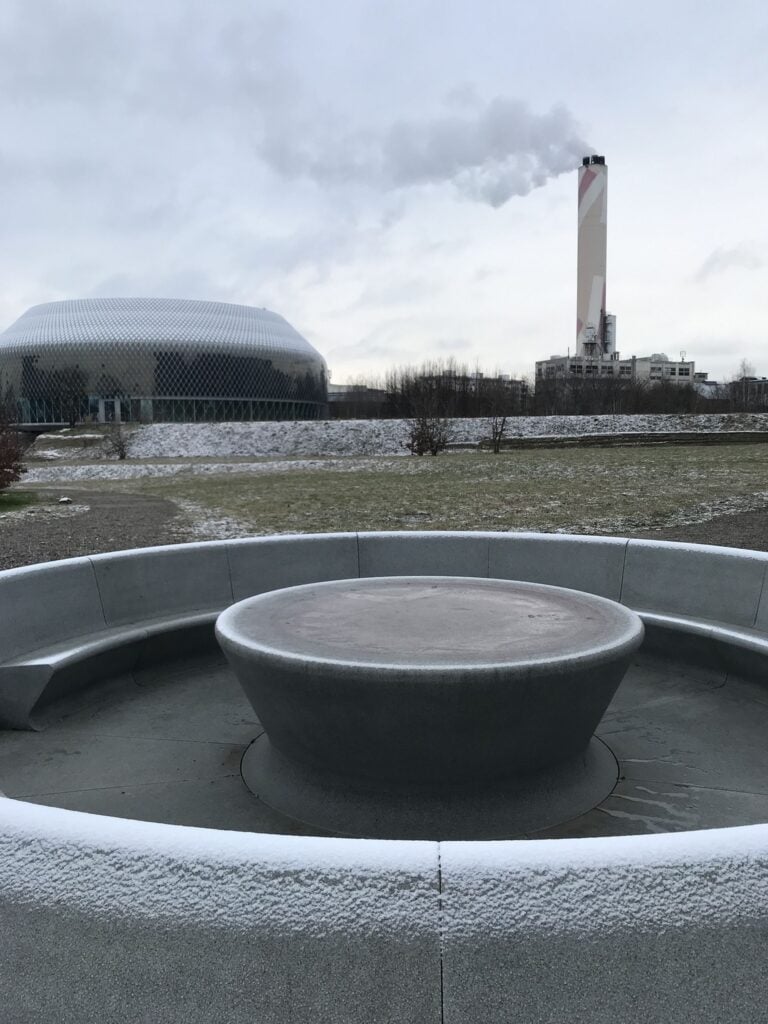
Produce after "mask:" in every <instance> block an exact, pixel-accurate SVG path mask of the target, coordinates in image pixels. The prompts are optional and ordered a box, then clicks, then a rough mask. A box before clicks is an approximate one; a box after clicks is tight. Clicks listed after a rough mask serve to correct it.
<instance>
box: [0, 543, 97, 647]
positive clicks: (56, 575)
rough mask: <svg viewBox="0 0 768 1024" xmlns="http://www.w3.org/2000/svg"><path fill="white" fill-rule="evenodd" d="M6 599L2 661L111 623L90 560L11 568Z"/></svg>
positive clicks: (2, 591)
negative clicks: (105, 617)
mask: <svg viewBox="0 0 768 1024" xmlns="http://www.w3.org/2000/svg"><path fill="white" fill-rule="evenodd" d="M0 602H1V607H0V611H1V614H0V664H2V663H3V662H5V661H10V660H11V659H12V658H14V657H16V656H17V655H19V654H26V653H27V652H28V651H36V650H38V649H39V648H41V647H49V646H50V645H51V644H55V643H58V642H59V641H61V640H68V639H69V638H70V637H75V636H82V635H83V634H88V633H92V632H94V631H96V630H99V629H104V627H105V624H106V623H105V619H104V612H103V610H102V606H101V601H100V600H99V593H98V590H97V589H96V580H95V577H94V573H93V566H92V565H91V560H90V559H89V558H68V559H66V560H65V561H62V562H48V563H46V564H44V565H33V566H29V567H25V568H23V569H7V570H6V571H5V572H2V573H0Z"/></svg>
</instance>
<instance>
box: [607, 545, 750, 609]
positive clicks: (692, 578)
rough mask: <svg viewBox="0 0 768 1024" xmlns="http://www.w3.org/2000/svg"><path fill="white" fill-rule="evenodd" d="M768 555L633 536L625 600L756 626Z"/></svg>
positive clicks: (626, 568)
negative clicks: (634, 538)
mask: <svg viewBox="0 0 768 1024" xmlns="http://www.w3.org/2000/svg"><path fill="white" fill-rule="evenodd" d="M766 566H768V554H763V553H762V552H757V551H736V550H732V549H729V548H718V547H710V546H707V545H703V544H675V543H672V542H670V541H655V540H653V541H651V540H647V541H646V540H631V541H630V542H629V544H628V547H627V558H626V563H625V566H624V581H623V585H622V591H621V600H622V601H623V603H624V604H628V605H629V606H630V607H631V608H642V609H647V610H648V611H654V612H670V613H672V614H674V615H688V616H696V617H701V618H704V619H715V620H719V621H721V622H727V623H730V624H731V625H734V626H753V625H754V624H755V618H756V615H757V609H758V603H759V601H760V595H761V593H762V589H763V582H764V579H765V573H766Z"/></svg>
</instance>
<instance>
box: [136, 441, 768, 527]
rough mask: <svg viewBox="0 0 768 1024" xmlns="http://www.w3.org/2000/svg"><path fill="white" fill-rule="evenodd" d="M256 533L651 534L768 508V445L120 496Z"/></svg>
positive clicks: (179, 480) (465, 456)
mask: <svg viewBox="0 0 768 1024" xmlns="http://www.w3.org/2000/svg"><path fill="white" fill-rule="evenodd" d="M122 486H123V487H125V488H126V489H129V488H130V489H132V490H136V489H138V488H141V489H142V490H145V491H147V492H149V493H153V494H157V495H158V496H162V497H166V498H170V499H171V500H174V499H177V500H181V501H184V502H188V503H191V504H193V505H194V506H197V507H198V508H199V509H200V515H201V517H202V516H205V515H210V516H212V517H213V516H228V517H231V518H233V519H236V520H237V521H238V522H240V523H241V524H242V525H243V527H245V528H247V529H249V530H251V531H253V532H254V533H272V532H293V531H296V532H310V531H333V530H398V529H433V530H437V529H445V530H459V529H468V530H483V529H485V530H542V531H547V532H552V531H561V532H567V531H573V532H578V533H608V532H610V533H620V532H621V530H627V531H629V530H633V531H636V530H653V529H661V528H664V527H666V526H674V525H681V524H683V523H687V522H701V521H704V520H706V519H710V518H712V516H713V515H718V514H724V513H727V512H739V511H745V510H748V509H749V508H757V507H764V506H765V505H766V504H768V445H762V444H761V445H726V446H718V447H717V448H714V447H712V448H710V447H705V446H690V447H671V448H658V447H650V448H614V449H569V450H548V451H542V450H525V451H515V452H508V453H502V454H500V455H494V454H492V453H487V452H462V453H457V454H452V455H445V456H441V457H439V458H436V459H434V458H426V457H425V458H421V459H419V458H412V457H407V456H406V457H401V458H391V457H384V456H382V457H381V458H374V459H370V458H369V459H349V460H339V459H334V460H329V461H328V464H327V467H326V466H323V465H322V464H321V465H320V466H317V467H312V468H306V467H303V466H301V465H300V464H299V465H297V467H296V468H295V469H290V470H287V471H286V470H285V469H283V470H281V471H273V472H261V473H252V474H246V473H243V474H239V473H238V474H220V475H202V474H194V473H190V474H185V475H183V476H178V477H172V478H146V479H144V480H142V481H140V482H139V481H131V482H130V484H128V483H127V482H126V483H125V484H124V485H122Z"/></svg>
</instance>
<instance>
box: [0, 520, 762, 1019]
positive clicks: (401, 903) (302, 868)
mask: <svg viewBox="0 0 768 1024" xmlns="http://www.w3.org/2000/svg"><path fill="white" fill-rule="evenodd" d="M767 565H768V556H766V555H763V554H757V553H753V552H738V551H731V550H728V549H722V548H705V547H691V546H685V547H683V546H679V545H670V544H664V543H656V542H649V541H626V540H621V539H616V538H592V537H589V538H579V537H566V536H559V535H556V536H541V535H535V534H416V533H408V534H360V535H354V534H345V535H322V536H317V537H278V538H257V539H252V540H251V539H249V540H243V541H234V542H230V543H217V544H211V545H205V544H197V545H182V546H180V547H177V548H158V549H149V550H144V551H137V552H125V553H120V554H118V555H103V556H101V555H100V556H97V557H94V558H91V559H87V558H86V559H72V560H68V561H66V562H58V563H51V564H48V565H44V566H35V567H30V568H28V569H17V570H11V571H9V572H4V573H0V666H1V667H0V694H4V695H5V696H0V701H2V700H5V705H3V706H4V707H6V709H7V708H8V706H9V704H13V706H14V707H15V708H16V709H17V710H18V707H19V706H20V704H21V703H23V701H26V705H25V706H26V712H24V713H26V714H27V716H28V717H29V718H30V720H32V719H34V718H35V715H36V714H37V713H38V712H39V711H40V709H41V708H42V709H43V710H44V707H45V705H46V701H51V700H52V699H53V698H54V697H55V696H56V695H57V692H58V691H57V687H61V688H63V689H65V690H66V689H67V686H69V685H70V684H71V685H75V684H76V683H77V682H78V680H80V681H82V674H81V673H79V672H78V671H77V669H78V667H79V666H87V667H88V668H89V671H88V672H87V673H85V674H86V675H88V676H92V678H93V681H97V677H100V676H101V675H102V674H104V673H106V674H108V673H110V672H113V671H114V670H115V668H116V662H115V660H114V659H115V658H117V657H118V656H119V657H120V658H123V657H128V654H127V652H128V651H130V652H131V653H130V657H133V656H134V655H135V656H136V657H142V656H146V657H148V658H151V657H154V656H166V655H173V654H179V653H183V652H184V651H185V650H186V649H187V644H186V640H185V641H183V642H182V640H181V639H180V637H181V633H180V631H187V632H186V633H185V635H186V636H190V635H192V634H193V633H194V630H196V629H197V630H199V631H200V632H201V641H206V642H207V641H209V640H211V638H212V625H211V623H212V619H213V616H214V614H215V611H217V610H220V609H221V608H223V607H226V606H227V605H228V604H230V603H231V602H232V601H234V600H240V599H242V598H244V597H248V596H249V595H251V594H256V593H261V592H264V591H266V590H270V589H274V588H277V587H281V586H289V585H292V584H299V583H309V582H319V581H321V580H330V579H347V578H354V577H356V576H381V575H398V574H402V573H403V572H406V573H416V574H435V575H471V576H481V577H482V576H491V577H497V578H506V579H520V580H524V581H531V582H540V583H548V584H554V585H560V586H568V587H573V588H575V589H582V590H584V591H586V592H589V593H595V594H599V595H601V596H605V597H610V598H613V599H614V600H621V601H622V602H623V603H625V604H627V605H629V606H630V607H632V608H634V609H635V610H637V611H639V612H640V614H641V616H642V617H643V619H644V621H645V623H646V628H647V635H648V637H649V640H648V642H649V643H651V644H665V643H668V644H669V648H670V650H672V651H673V652H675V653H678V654H683V655H686V656H687V654H688V653H691V652H692V653H696V652H699V653H701V651H702V644H711V645H712V647H711V648H710V653H712V652H714V655H716V656H718V657H722V658H723V659H724V662H725V663H726V664H728V665H731V666H732V667H733V668H734V670H735V671H739V670H741V669H743V668H745V667H746V669H747V670H748V671H749V672H750V673H752V674H754V675H756V676H758V677H759V678H765V668H764V666H765V664H766V661H765V654H766V651H765V647H766V636H767V635H768V595H767V594H766V587H765V582H766V578H765V577H766V566H767ZM188 631H191V632H188ZM152 644H155V645H157V646H156V647H155V650H154V652H153V651H152V649H151V646H150V645H152ZM686 645H689V646H690V651H688V650H687V647H686ZM142 652H143V653H142ZM707 656H709V655H707ZM102 658H104V659H106V660H105V661H101V660H100V659H102ZM739 666H741V668H740V667H739ZM91 669H93V671H92V672H91V671H90V670H91ZM36 672H37V673H38V675H37V676H36V675H35V673H36ZM48 672H50V674H49V675H46V674H47V673H48ZM25 673H26V674H27V683H29V684H30V686H31V687H32V688H31V690H30V692H29V693H26V691H25V682H24V676H25ZM43 677H44V678H43ZM33 678H36V679H38V682H39V679H40V678H43V682H42V683H41V684H40V689H39V690H38V691H36V692H35V691H34V686H35V685H38V684H37V683H35V684H34V685H33V684H32V683H31V682H30V681H31V680H32V679H33ZM46 679H47V681H46ZM67 680H69V681H68V682H67ZM13 686H16V687H17V691H18V692H17V696H16V697H15V698H14V699H13V700H9V698H8V694H10V693H11V690H12V687H13ZM46 693H47V696H46ZM20 694H23V695H24V696H23V700H22V696H20ZM30 694H31V696H30ZM36 707H37V708H38V712H36V711H35V708H36ZM0 921H1V922H2V927H0V1006H2V1008H3V1009H2V1015H3V1017H4V1019H7V1020H9V1021H19V1022H21V1021H26V1020H29V1021H32V1020H56V1021H60V1022H61V1024H81V1022H83V1021H87V1020H109V1021H111V1022H113V1024H128V1022H134V1021H139V1020H143V1021H155V1020H162V1021H164V1022H166V1024H181V1022H186V1021H188V1020H191V1019H194V1020H196V1021H198V1022H202V1024H208V1022H210V1024H213V1022H217V1024H218V1022H219V1021H225V1020H226V1021H227V1022H229V1024H241V1022H242V1024H245V1022H248V1024H250V1022H252V1021H254V1020H265V1021H266V1020H268V1021H270V1022H273V1024H284V1022H285V1024H287V1022H288V1021H290V1022H292V1024H297V1022H301V1024H304V1022H306V1024H309V1022H312V1024H314V1022H316V1021H318V1020H322V1021H325V1022H328V1024H335V1022H339V1024H340V1022H342V1021H343V1022H344V1024H363V1022H364V1024H385V1022H387V1024H390V1022H391V1024H394V1022H398V1024H399V1022H403V1024H405V1022H408V1024H411V1022H413V1024H415V1022H417V1021H418V1022H419V1024H421V1022H433V1024H475V1022H476V1021H477V1020H488V1021H513V1020H514V1021H521V1022H527V1021H535V1020H546V1021H549V1022H551V1024H566V1022H568V1024H570V1022H571V1021H574V1020H584V1021H590V1024H608V1022H610V1024H614V1022H615V1021H621V1022H622V1024H646V1022H647V1021H649V1020H664V1021H667V1022H671V1024H678V1022H679V1024H683V1022H687V1021H690V1020H696V1021H697V1022H701V1024H720V1022H721V1021H723V1020H728V1021H729V1022H732V1024H753V1022H754V1021H758V1020H761V1019H763V1017H764V1015H765V1006H766V1005H768V972H766V971H765V967H764V954H765V936H766V929H767V928H768V826H764V825H757V826H751V827H747V828H731V829H721V830H717V831H710V832H694V833H678V834H670V835H653V836H643V837H622V838H609V839H586V840H560V841H527V842H493V843H482V842H481V843H450V842H443V843H424V842H377V841H370V840H341V839H306V838H299V837H292V836H260V835H252V834H248V833H229V832H217V831H215V830H206V829H191V828H181V827H176V826H170V825H157V824H148V823H146V822H136V821H129V820H119V819H111V818H106V817H98V816H92V815H87V814H80V813H76V812H69V811H63V810H60V809H57V808H52V807H43V806H36V805H33V804H29V803H25V802H22V801H15V800H6V799H2V798H0Z"/></svg>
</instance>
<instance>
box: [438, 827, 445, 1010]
mask: <svg viewBox="0 0 768 1024" xmlns="http://www.w3.org/2000/svg"><path fill="white" fill-rule="evenodd" d="M442 850H443V844H442V843H441V842H438V844H437V942H438V955H439V959H440V1024H445V986H444V982H445V979H444V968H443V932H444V927H443V924H444V921H443V862H442Z"/></svg>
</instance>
